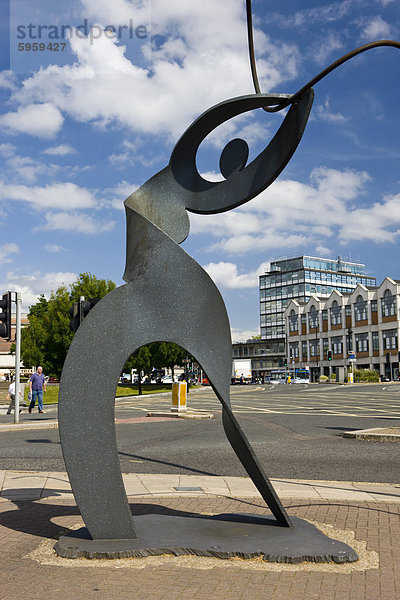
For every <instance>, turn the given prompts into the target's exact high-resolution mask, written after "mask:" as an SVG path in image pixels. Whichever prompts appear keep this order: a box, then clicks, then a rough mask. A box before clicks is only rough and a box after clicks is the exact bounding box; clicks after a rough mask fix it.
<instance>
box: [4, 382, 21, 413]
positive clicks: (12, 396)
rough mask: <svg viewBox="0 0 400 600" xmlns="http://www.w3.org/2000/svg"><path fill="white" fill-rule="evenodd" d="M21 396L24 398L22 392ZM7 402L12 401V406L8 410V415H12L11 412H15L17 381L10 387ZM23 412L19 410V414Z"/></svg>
mask: <svg viewBox="0 0 400 600" xmlns="http://www.w3.org/2000/svg"><path fill="white" fill-rule="evenodd" d="M19 395H20V396H21V398H22V392H21V390H20V391H19ZM7 400H11V402H10V405H9V407H8V410H7V414H8V415H11V411H12V410H14V411H15V381H13V382H12V383H10V385H9V386H8V394H7ZM21 410H22V408H20V409H19V412H21Z"/></svg>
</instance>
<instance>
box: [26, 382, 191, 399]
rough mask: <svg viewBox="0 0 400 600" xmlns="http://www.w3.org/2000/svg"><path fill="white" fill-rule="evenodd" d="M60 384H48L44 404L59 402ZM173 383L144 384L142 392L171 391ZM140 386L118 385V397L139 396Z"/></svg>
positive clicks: (27, 390)
mask: <svg viewBox="0 0 400 600" xmlns="http://www.w3.org/2000/svg"><path fill="white" fill-rule="evenodd" d="M198 387H200V386H195V385H193V386H192V385H191V386H190V389H196V388H198ZM58 388H59V386H58V385H47V387H46V390H47V391H46V393H44V394H43V404H57V403H58ZM171 390H172V384H171V383H165V384H157V383H154V384H152V383H149V384H143V385H142V394H143V395H146V394H159V393H161V392H171ZM28 392H29V385H26V386H25V394H24V400H25V402H28ZM138 395H139V387H138V386H137V385H118V386H117V392H116V396H117V398H123V397H124V396H138Z"/></svg>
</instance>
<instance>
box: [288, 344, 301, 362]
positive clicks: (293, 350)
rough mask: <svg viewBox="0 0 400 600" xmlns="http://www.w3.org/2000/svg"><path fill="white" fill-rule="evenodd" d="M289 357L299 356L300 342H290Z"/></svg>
mask: <svg viewBox="0 0 400 600" xmlns="http://www.w3.org/2000/svg"><path fill="white" fill-rule="evenodd" d="M289 358H290V359H292V358H295V359H296V358H299V342H294V343H293V344H289Z"/></svg>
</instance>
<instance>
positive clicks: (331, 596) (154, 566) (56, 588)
mask: <svg viewBox="0 0 400 600" xmlns="http://www.w3.org/2000/svg"><path fill="white" fill-rule="evenodd" d="M124 481H125V486H126V490H127V494H128V496H129V501H130V504H131V508H132V513H133V514H134V515H135V514H149V513H156V514H157V513H162V514H171V515H189V514H190V515H193V514H207V513H219V512H252V513H259V514H263V513H265V512H268V511H267V510H266V507H265V504H264V502H263V501H262V499H261V498H260V497H259V495H258V493H257V491H256V490H255V489H254V487H253V485H252V483H251V481H249V480H248V479H247V478H239V477H198V476H189V475H185V476H177V475H132V474H129V475H124ZM274 484H275V486H276V489H277V491H278V493H279V494H280V496H281V498H282V501H283V503H284V505H285V506H286V507H287V508H288V511H289V514H291V515H295V516H298V517H301V518H305V519H308V520H310V521H313V522H315V523H317V524H318V526H319V527H320V528H321V529H322V530H323V531H324V532H325V533H327V534H328V535H330V536H331V537H336V539H341V540H342V541H345V542H346V543H348V544H350V545H351V546H352V547H353V548H355V549H356V551H357V552H358V554H359V556H360V560H359V561H357V562H355V563H351V564H345V565H336V564H316V565H315V564H312V563H302V564H300V565H286V564H277V563H265V562H263V561H261V560H258V559H257V560H251V561H244V560H241V559H233V560H228V561H224V560H219V559H213V558H200V557H193V556H191V557H168V556H164V557H148V558H145V559H121V560H116V561H107V560H94V561H89V560H86V559H78V560H75V561H68V560H67V559H61V558H59V557H57V556H55V554H54V552H53V549H52V548H53V545H54V543H55V539H56V538H58V537H59V535H60V534H61V532H63V531H65V530H66V529H68V528H75V527H77V526H80V525H82V521H81V518H80V515H79V512H78V510H77V507H76V505H75V502H74V500H73V497H72V494H71V491H70V487H69V482H68V478H67V475H66V474H65V473H35V472H16V471H0V489H1V496H0V565H1V569H0V600H20V598H24V600H43V598H46V600H78V599H79V600H82V599H83V598H84V599H85V600H86V599H88V600H92V599H94V598H97V599H99V598H101V599H102V600H103V598H104V599H107V600H108V599H112V600H114V599H115V600H122V599H127V598H129V599H130V600H171V599H172V600H225V599H227V600H231V599H240V600H260V599H261V600H310V599H317V598H318V599H319V598H323V600H352V599H356V598H357V600H389V599H390V600H396V599H397V598H400V545H399V539H400V537H399V536H400V487H399V486H396V485H389V484H388V485H384V484H370V483H349V482H323V481H318V482H317V481H293V480H275V481H274ZM187 488H201V489H187Z"/></svg>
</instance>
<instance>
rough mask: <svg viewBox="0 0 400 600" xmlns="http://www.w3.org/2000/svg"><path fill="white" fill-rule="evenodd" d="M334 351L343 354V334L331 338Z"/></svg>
mask: <svg viewBox="0 0 400 600" xmlns="http://www.w3.org/2000/svg"><path fill="white" fill-rule="evenodd" d="M331 345H332V352H333V354H343V339H342V336H340V335H338V336H336V337H333V338H332V339H331Z"/></svg>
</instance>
